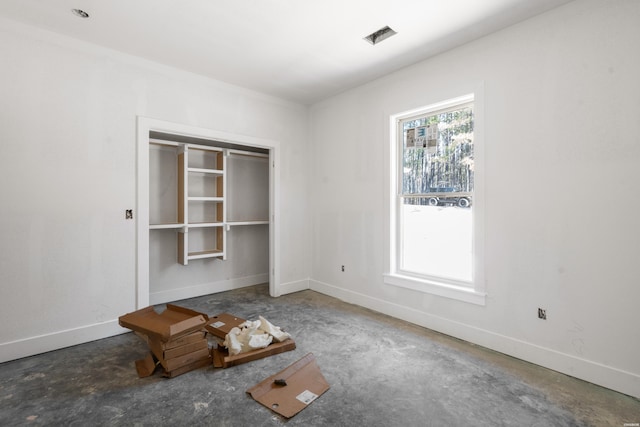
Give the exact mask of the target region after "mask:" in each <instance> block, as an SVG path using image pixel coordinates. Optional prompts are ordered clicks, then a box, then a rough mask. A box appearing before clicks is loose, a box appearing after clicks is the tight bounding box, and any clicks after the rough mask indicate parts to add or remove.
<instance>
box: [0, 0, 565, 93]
mask: <svg viewBox="0 0 640 427" xmlns="http://www.w3.org/2000/svg"><path fill="white" fill-rule="evenodd" d="M568 2H569V0H438V1H436V0H317V1H310V0H1V1H0V16H4V17H6V18H8V19H11V20H16V21H20V22H24V23H27V24H30V25H34V26H38V27H42V28H45V29H48V30H51V31H54V32H57V33H62V34H65V35H68V36H71V37H75V38H78V39H82V40H85V41H89V42H92V43H95V44H98V45H102V46H106V47H109V48H112V49H115V50H118V51H121V52H126V53H129V54H133V55H136V56H140V57H143V58H146V59H150V60H153V61H156V62H159V63H163V64H166V65H170V66H174V67H177V68H181V69H184V70H188V71H191V72H194V73H197V74H201V75H205V76H209V77H211V78H214V79H217V80H221V81H225V82H228V83H232V84H235V85H239V86H243V87H245V88H249V89H253V90H257V91H260V92H264V93H267V94H271V95H275V96H278V97H280V98H284V99H288V100H292V101H296V102H301V103H305V104H311V103H313V102H316V101H318V100H321V99H323V98H327V97H329V96H331V95H334V94H336V93H339V92H342V91H344V90H346V89H349V88H351V87H354V86H358V85H360V84H363V83H365V82H368V81H371V80H374V79H376V78H378V77H381V76H383V75H385V74H388V73H390V72H392V71H395V70H398V69H400V68H402V67H405V66H407V65H411V64H414V63H416V62H419V61H421V60H423V59H425V58H427V57H430V56H433V55H435V54H437V53H440V52H443V51H445V50H447V49H451V48H452V47H455V46H458V45H460V44H463V43H465V42H468V41H470V40H473V39H475V38H478V37H480V36H483V35H485V34H489V33H491V32H494V31H496V30H499V29H501V28H504V27H507V26H509V25H512V24H514V23H516V22H519V21H522V20H524V19H527V18H529V17H531V16H534V15H537V14H539V13H542V12H544V11H546V10H549V9H551V8H554V7H557V6H559V5H561V4H564V3H568ZM73 8H76V9H82V10H84V11H86V12H88V13H89V14H90V17H89V18H88V19H82V18H79V17H77V16H75V15H74V14H72V13H71V9H73ZM386 25H388V26H390V27H391V28H392V29H393V30H395V31H397V32H398V34H396V35H395V36H393V37H390V38H388V39H387V40H385V41H383V42H381V43H380V44H378V45H375V46H372V45H371V44H369V43H367V42H365V41H364V40H363V38H364V37H365V36H367V35H369V34H370V33H372V32H374V31H376V30H378V29H380V28H382V27H384V26H386Z"/></svg>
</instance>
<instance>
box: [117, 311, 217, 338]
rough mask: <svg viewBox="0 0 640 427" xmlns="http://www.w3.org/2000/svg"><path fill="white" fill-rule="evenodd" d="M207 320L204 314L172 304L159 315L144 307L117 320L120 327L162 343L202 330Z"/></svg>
mask: <svg viewBox="0 0 640 427" xmlns="http://www.w3.org/2000/svg"><path fill="white" fill-rule="evenodd" d="M208 320H209V317H208V316H207V315H206V314H204V313H199V312H197V311H194V310H190V309H188V308H184V307H179V306H177V305H173V304H167V309H166V310H164V311H163V312H162V313H160V314H158V313H157V312H156V311H155V310H154V308H153V307H146V308H143V309H140V310H137V311H134V312H132V313H128V314H125V315H124V316H120V317H119V318H118V321H119V323H120V326H122V327H124V328H128V329H131V330H133V331H136V332H141V333H143V334H145V335H147V336H149V337H150V338H156V339H159V340H160V341H162V342H167V341H169V340H172V339H176V338H179V337H182V336H184V335H188V334H189V333H191V332H194V331H197V330H199V329H202V328H203V327H204V325H206V324H207V321H208Z"/></svg>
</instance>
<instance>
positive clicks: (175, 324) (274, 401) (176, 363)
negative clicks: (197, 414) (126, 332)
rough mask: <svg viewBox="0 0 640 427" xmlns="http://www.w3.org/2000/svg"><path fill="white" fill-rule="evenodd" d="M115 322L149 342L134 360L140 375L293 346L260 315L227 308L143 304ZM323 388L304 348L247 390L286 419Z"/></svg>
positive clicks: (174, 372) (222, 364) (230, 362)
mask: <svg viewBox="0 0 640 427" xmlns="http://www.w3.org/2000/svg"><path fill="white" fill-rule="evenodd" d="M118 321H119V324H120V326H122V327H124V328H128V329H131V330H132V331H134V333H135V334H136V335H138V336H139V337H140V338H141V339H142V340H143V341H144V342H145V343H146V344H147V346H148V347H149V352H148V353H147V355H146V357H144V358H143V359H140V360H137V361H136V362H135V366H136V371H137V372H138V376H139V377H140V378H143V377H148V376H151V375H153V374H154V372H155V371H156V370H157V369H158V368H161V369H162V375H163V376H165V377H169V378H173V377H175V376H178V375H181V374H184V373H186V372H189V371H192V370H194V369H198V368H202V367H204V366H208V365H211V364H213V367H215V368H228V367H230V366H235V365H239V364H241V363H246V362H250V361H253V360H257V359H261V358H263V357H267V356H271V355H274V354H278V353H283V352H285V351H290V350H294V349H295V348H296V343H295V342H294V341H293V338H292V337H291V335H290V334H289V333H288V332H285V331H283V330H282V329H281V328H280V327H279V326H276V325H274V324H272V323H271V322H269V321H268V320H267V319H265V318H264V317H262V316H258V320H245V319H242V318H240V317H237V316H234V315H232V314H229V313H221V314H217V315H215V316H211V317H209V316H208V315H206V314H204V313H200V312H197V311H194V310H190V309H187V308H184V307H179V306H177V305H174V304H167V305H166V309H165V310H164V311H163V312H161V313H158V312H156V310H155V309H154V308H153V307H147V308H143V309H141V310H137V311H134V312H132V313H128V314H125V315H123V316H120V317H119V318H118ZM209 338H212V340H211V341H212V342H211V343H210V341H209ZM210 344H211V345H210ZM328 389H329V384H328V383H327V381H326V380H325V378H324V377H323V376H322V373H321V372H320V368H319V367H318V365H317V363H316V359H315V356H314V355H313V354H312V353H308V354H307V355H306V356H304V357H303V358H302V359H300V360H298V361H297V362H295V363H294V364H292V365H290V366H289V367H287V368H286V369H284V370H282V371H280V372H278V373H277V374H275V375H272V376H270V377H269V378H267V379H265V380H264V381H262V382H260V383H259V384H256V385H255V386H253V387H251V388H250V389H249V390H247V393H249V394H250V395H251V396H252V397H253V398H254V399H255V400H256V401H258V402H260V403H261V404H262V405H264V406H266V407H267V408H269V409H271V410H273V411H275V412H277V413H278V414H280V415H282V416H284V417H286V418H291V417H293V416H294V415H295V414H297V413H298V412H300V411H301V410H302V409H304V408H306V407H307V406H308V405H309V404H310V403H311V402H313V401H314V400H315V399H317V398H318V397H319V396H320V395H321V394H322V393H324V392H325V391H327V390H328Z"/></svg>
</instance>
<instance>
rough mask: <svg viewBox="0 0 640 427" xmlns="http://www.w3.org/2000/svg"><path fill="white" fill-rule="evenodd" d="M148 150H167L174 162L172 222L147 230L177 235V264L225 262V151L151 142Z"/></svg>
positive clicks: (173, 143) (205, 147)
mask: <svg viewBox="0 0 640 427" xmlns="http://www.w3.org/2000/svg"><path fill="white" fill-rule="evenodd" d="M149 143H150V147H151V146H154V147H156V148H158V147H159V148H160V149H161V150H170V151H172V152H173V154H174V156H175V159H176V182H177V188H176V191H175V193H174V194H176V200H175V206H176V211H175V220H172V219H169V220H168V221H167V220H163V221H160V222H157V223H151V224H149V229H150V230H167V229H169V230H171V229H174V230H176V231H177V232H178V236H177V237H178V238H177V245H178V257H177V258H178V262H179V263H180V264H182V265H188V263H189V261H190V260H196V259H204V258H221V259H226V252H225V248H226V241H225V231H226V229H225V215H226V211H225V193H226V179H225V164H226V155H225V150H224V149H222V148H217V147H209V146H204V145H195V144H185V143H175V142H170V141H163V140H154V139H152V140H150V141H149Z"/></svg>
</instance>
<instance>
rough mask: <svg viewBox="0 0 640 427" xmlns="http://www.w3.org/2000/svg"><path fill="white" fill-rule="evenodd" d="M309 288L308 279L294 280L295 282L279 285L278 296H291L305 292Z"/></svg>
mask: <svg viewBox="0 0 640 427" xmlns="http://www.w3.org/2000/svg"><path fill="white" fill-rule="evenodd" d="M307 289H311V288H310V284H309V279H303V280H296V281H295V282H288V283H282V284H281V285H280V295H286V294H292V293H294V292H300V291H306V290H307Z"/></svg>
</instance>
